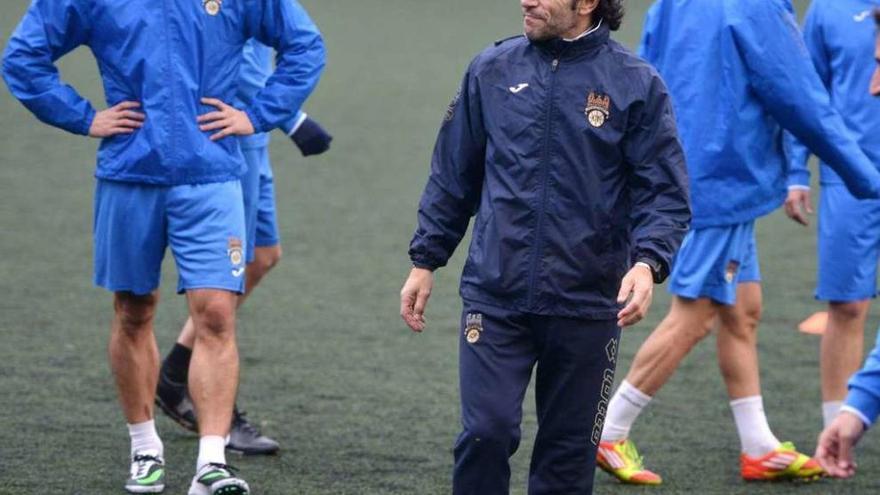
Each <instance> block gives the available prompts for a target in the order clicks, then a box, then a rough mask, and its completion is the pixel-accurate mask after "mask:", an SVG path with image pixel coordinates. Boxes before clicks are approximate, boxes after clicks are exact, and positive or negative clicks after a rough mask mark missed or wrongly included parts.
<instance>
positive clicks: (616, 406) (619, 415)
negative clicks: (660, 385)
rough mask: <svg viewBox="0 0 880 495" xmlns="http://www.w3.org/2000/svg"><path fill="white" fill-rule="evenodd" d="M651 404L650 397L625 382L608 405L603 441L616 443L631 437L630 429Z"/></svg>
mask: <svg viewBox="0 0 880 495" xmlns="http://www.w3.org/2000/svg"><path fill="white" fill-rule="evenodd" d="M649 402H651V396H650V395H647V394H645V393H644V392H642V391H641V390H639V389H637V388H635V387H634V386H632V384H630V383H629V382H628V381H626V380H624V381H623V383H621V384H620V387H619V388H618V389H617V392H614V396H613V397H611V401H610V402H609V403H608V412H607V413H606V415H605V428H604V429H603V430H602V441H603V442H616V441H619V440H623V439H625V438H627V437H629V430H630V428H632V425H633V423H635V422H636V418H638V417H639V414H641V412H642V409H644V408H645V406H647V405H648V403H649Z"/></svg>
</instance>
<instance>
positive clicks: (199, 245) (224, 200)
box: [94, 180, 245, 295]
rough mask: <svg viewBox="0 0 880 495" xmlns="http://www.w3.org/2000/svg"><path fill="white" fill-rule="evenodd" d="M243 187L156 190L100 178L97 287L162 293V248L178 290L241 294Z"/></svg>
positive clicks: (96, 226)
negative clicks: (171, 262)
mask: <svg viewBox="0 0 880 495" xmlns="http://www.w3.org/2000/svg"><path fill="white" fill-rule="evenodd" d="M243 204H244V203H243V201H242V196H241V183H240V182H239V181H237V180H235V181H229V182H218V183H213V184H197V185H181V186H172V187H165V186H153V185H147V184H134V183H127V182H114V181H107V180H98V183H97V186H96V188H95V224H94V242H95V284H96V285H99V286H101V287H104V288H105V289H107V290H111V291H114V292H133V293H135V294H139V295H143V294H149V293H150V292H152V291H154V290H155V289H156V288H158V287H159V276H160V273H161V268H162V258H163V257H164V256H165V248H166V247H171V253H172V254H173V255H174V261H175V264H176V265H177V272H178V282H177V290H178V292H184V291H186V290H190V289H223V290H229V291H232V292H239V293H240V292H243V290H244V268H245V265H244V261H245V258H244V255H245V245H244V239H245V228H244V208H243Z"/></svg>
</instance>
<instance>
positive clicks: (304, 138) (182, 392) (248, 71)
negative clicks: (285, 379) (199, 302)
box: [156, 39, 332, 454]
mask: <svg viewBox="0 0 880 495" xmlns="http://www.w3.org/2000/svg"><path fill="white" fill-rule="evenodd" d="M242 55H243V57H244V60H243V62H242V65H241V70H240V72H239V83H238V92H237V96H236V104H235V106H237V107H246V106H248V105H249V104H250V103H251V102H252V101H253V99H254V97H255V96H256V95H257V94H258V93H259V91H260V90H261V89H262V88H263V87H264V86H265V84H266V81H267V80H268V79H269V76H270V75H271V74H272V49H271V48H269V47H268V46H266V45H263V44H261V43H259V42H257V41H256V40H253V39H252V40H250V41H249V42H248V43H247V44H246V45H245V47H244V51H243V52H242ZM280 128H281V129H282V130H283V131H284V132H285V133H286V134H287V135H288V136H289V137H290V138H291V140H292V141H293V143H294V144H296V145H297V147H298V148H299V149H300V151H301V152H302V154H303V156H311V155H317V154H321V153H323V152H325V151H326V150H327V149H329V147H330V141H331V140H332V137H331V136H330V135H329V134H328V133H327V132H326V131H325V130H324V129H323V128H322V127H321V126H320V125H319V124H318V123H317V122H315V121H314V120H313V119H311V118H310V117H308V116H307V115H306V114H305V113H304V112H302V111H300V112H299V113H297V115H296V116H295V117H294V118H293V119H291V120H290V121H289V122H285V123H284V124H282V125H281V126H280ZM240 139H241V147H242V151H243V153H244V158H245V162H246V163H247V171H246V172H245V174H244V175H243V176H242V178H241V183H242V193H243V196H244V212H245V226H246V229H245V230H246V232H247V235H246V238H247V249H246V252H247V269H246V271H245V278H246V279H245V293H244V294H242V295H241V296H240V297H239V298H238V305H239V306H240V305H241V304H242V303H243V302H244V300H245V298H246V297H247V296H248V295H250V293H251V291H253V289H254V288H255V287H256V286H257V284H259V282H260V280H262V279H263V277H264V276H265V275H266V274H267V273H268V272H269V271H270V270H271V269H272V268H273V267H274V266H275V265H276V264H277V263H278V262H279V261H280V259H281V245H280V236H279V233H278V223H277V219H276V215H275V185H274V180H273V176H272V167H271V165H270V163H269V136H268V134H254V135H252V136H243V137H241V138H240ZM194 343H195V331H194V326H193V320H192V318H190V319H188V320H187V322H186V323H185V324H184V326H183V330H182V331H181V333H180V336H179V337H178V339H177V343H176V344H175V345H174V347H173V348H172V350H171V352H169V353H168V355H167V356H166V358H165V360H164V361H163V362H162V369H161V372H160V375H159V386H158V389H157V391H156V405H158V406H159V407H160V409H162V410H163V411H164V412H165V413H166V414H168V416H169V417H171V418H172V419H174V420H175V421H176V422H177V423H178V424H180V425H181V426H183V427H184V428H187V429H189V430H192V431H196V430H197V422H196V415H195V411H194V410H193V407H192V402H191V400H190V399H189V394H187V390H186V383H187V377H188V371H189V366H190V359H191V357H192V348H193V344H194ZM226 447H227V449H229V450H232V451H235V452H240V453H243V454H274V453H276V452H277V451H278V449H279V445H278V443H277V442H276V441H274V440H272V439H271V438H269V437H267V436H265V435H263V434H262V433H261V432H260V430H259V428H257V427H256V426H255V425H254V424H252V423H251V422H250V421H248V420H247V418H246V417H245V415H244V414H243V413H242V412H241V411H240V410H239V408H238V407H237V406H236V407H235V409H234V412H233V418H232V426H231V428H230V430H229V438H228V442H227V446H226Z"/></svg>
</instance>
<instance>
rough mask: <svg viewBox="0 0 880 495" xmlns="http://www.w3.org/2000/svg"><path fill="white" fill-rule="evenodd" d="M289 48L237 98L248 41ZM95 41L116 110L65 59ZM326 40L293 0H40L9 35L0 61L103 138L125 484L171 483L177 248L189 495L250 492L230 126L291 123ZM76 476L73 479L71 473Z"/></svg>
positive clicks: (101, 224)
mask: <svg viewBox="0 0 880 495" xmlns="http://www.w3.org/2000/svg"><path fill="white" fill-rule="evenodd" d="M251 37H254V38H256V39H258V40H259V41H261V42H262V43H265V44H268V45H270V46H272V47H273V48H275V50H276V51H277V52H278V54H279V55H278V64H277V67H276V69H275V71H274V73H273V75H272V77H271V78H270V79H269V81H268V83H267V84H266V86H265V88H264V89H263V90H261V91H260V92H259V93H258V94H257V95H256V96H255V97H254V99H253V101H252V102H251V104H250V105H247V106H244V107H243V109H239V108H236V107H234V106H232V105H230V104H229V102H234V98H235V92H236V83H237V75H238V72H239V67H240V63H241V53H242V49H243V47H244V44H245V41H246V40H247V39H249V38H251ZM81 45H85V46H88V47H89V48H90V49H91V51H92V53H93V54H94V55H95V58H96V59H97V61H98V66H99V69H100V71H101V76H102V79H103V83H104V91H105V96H106V100H107V104H108V106H109V108H108V109H106V110H102V111H95V109H94V108H93V106H92V105H91V103H90V102H89V101H87V100H85V99H84V98H83V97H82V96H80V95H79V94H78V93H77V92H76V90H75V89H74V88H72V87H70V86H69V85H66V84H64V83H63V82H62V81H61V79H60V77H59V74H58V70H57V68H56V67H55V65H54V62H55V60H57V59H58V58H60V57H62V56H63V55H65V54H66V53H68V52H70V51H71V50H73V49H74V48H76V47H78V46H81ZM323 57H324V45H323V41H322V39H321V36H320V33H319V32H318V30H317V28H316V27H315V26H314V24H313V23H312V22H311V20H310V19H309V18H308V15H307V14H306V13H305V11H304V10H303V9H302V8H301V7H300V6H299V4H298V3H296V2H295V1H293V0H241V1H237V2H231V1H228V0H227V1H225V2H224V1H223V0H204V1H172V2H149V1H145V0H133V1H129V2H111V1H109V0H35V1H34V2H33V3H32V5H31V6H30V8H29V9H28V11H27V13H26V14H25V16H24V18H23V19H22V21H21V23H20V24H19V26H18V27H17V29H16V30H15V32H14V33H13V35H12V37H11V38H10V40H9V44H8V46H7V48H6V51H5V53H4V56H3V76H4V78H5V80H6V82H7V84H8V86H9V88H10V90H11V91H12V93H13V95H15V97H16V98H18V99H19V100H20V101H21V102H22V103H23V104H24V105H25V106H26V107H27V108H28V109H29V110H31V111H32V112H33V113H34V114H35V115H36V116H37V117H38V118H39V119H40V120H42V121H44V122H46V123H49V124H51V125H54V126H56V127H59V128H62V129H65V130H67V131H69V132H72V133H77V134H82V135H89V136H92V137H98V138H102V141H101V146H100V148H99V150H98V160H97V162H98V163H97V170H96V173H95V176H96V178H97V185H96V191H95V221H94V243H95V249H94V251H95V282H96V283H97V284H98V285H100V286H102V287H104V288H106V289H108V290H110V291H113V292H114V309H115V317H114V319H113V325H112V332H111V337H110V345H109V347H110V349H109V354H110V365H111V368H112V371H113V375H114V378H115V381H116V386H117V391H118V394H119V399H120V404H121V406H122V410H123V413H124V415H125V418H126V420H127V422H128V424H129V433H130V436H131V451H130V452H131V471H130V476H129V479H128V481H127V482H126V484H125V489H126V490H127V491H129V492H131V493H159V492H162V491H163V490H164V488H165V481H164V480H165V464H164V455H163V454H164V453H163V445H162V441H161V439H160V438H159V436H158V434H157V432H156V428H155V424H154V422H153V400H154V395H155V392H156V383H157V378H158V374H159V356H158V351H157V348H156V341H155V337H154V334H153V317H154V314H155V311H156V306H157V303H158V292H157V288H158V285H159V275H160V265H161V262H162V258H163V256H164V252H165V249H166V247H170V248H171V251H172V254H173V256H174V259H175V262H176V265H177V269H178V273H179V280H178V284H177V287H178V290H179V291H180V292H181V293H186V295H187V300H188V303H189V309H190V314H191V315H192V317H193V322H194V330H195V335H196V337H195V345H194V348H193V356H192V364H191V367H190V368H191V369H190V373H189V390H190V392H191V394H192V398H193V403H194V404H195V408H196V411H197V412H198V417H199V435H200V440H199V453H198V459H197V461H196V475H195V476H194V477H193V480H192V483H191V485H190V488H189V493H190V495H207V494H211V495H219V494H221V493H222V494H223V495H234V494H246V493H249V491H250V489H249V487H248V484H247V483H246V482H245V481H244V480H243V479H241V478H240V477H239V476H238V475H237V474H235V473H234V472H233V471H232V470H230V469H229V467H228V466H227V464H226V458H225V453H224V444H225V437H226V435H227V434H228V432H229V425H230V424H231V422H232V416H233V414H232V413H233V402H234V400H235V394H236V388H237V384H238V351H237V348H236V344H235V308H236V302H237V298H238V295H239V294H241V293H242V292H243V291H244V280H245V278H244V270H245V261H246V256H247V253H246V251H245V250H246V232H245V222H244V205H243V199H242V191H241V185H240V182H239V177H240V176H241V173H242V171H243V168H244V165H245V162H244V158H243V156H242V153H241V148H240V143H239V141H238V139H237V138H235V137H234V136H243V135H250V134H253V133H255V132H266V131H269V130H271V129H273V128H276V127H278V126H279V125H282V124H284V123H285V122H289V121H290V119H291V118H293V116H294V114H295V113H296V111H297V110H298V109H299V108H300V107H301V106H302V104H303V102H304V101H305V100H306V98H307V97H308V95H309V94H310V92H311V91H312V89H313V88H314V87H315V85H316V84H317V80H318V77H319V75H320V72H321V70H322V68H323V60H324V58H323ZM71 488H72V489H73V488H74V487H71Z"/></svg>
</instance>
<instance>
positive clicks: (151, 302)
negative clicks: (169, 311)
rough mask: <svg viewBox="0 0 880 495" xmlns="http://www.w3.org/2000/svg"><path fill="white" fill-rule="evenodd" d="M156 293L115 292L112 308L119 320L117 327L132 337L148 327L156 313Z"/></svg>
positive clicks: (157, 298)
mask: <svg viewBox="0 0 880 495" xmlns="http://www.w3.org/2000/svg"><path fill="white" fill-rule="evenodd" d="M158 300H159V297H158V295H157V294H155V293H154V294H148V295H145V296H138V295H135V294H132V293H130V292H117V293H116V294H115V295H114V297H113V308H114V311H115V312H116V318H117V321H118V322H119V325H118V326H117V328H118V329H119V330H120V331H121V332H122V333H123V334H125V335H128V336H130V337H134V336H136V335H139V334H141V333H143V332H145V331H146V330H148V329H149V327H150V324H151V323H152V321H153V317H154V316H155V314H156V305H157V304H158Z"/></svg>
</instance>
